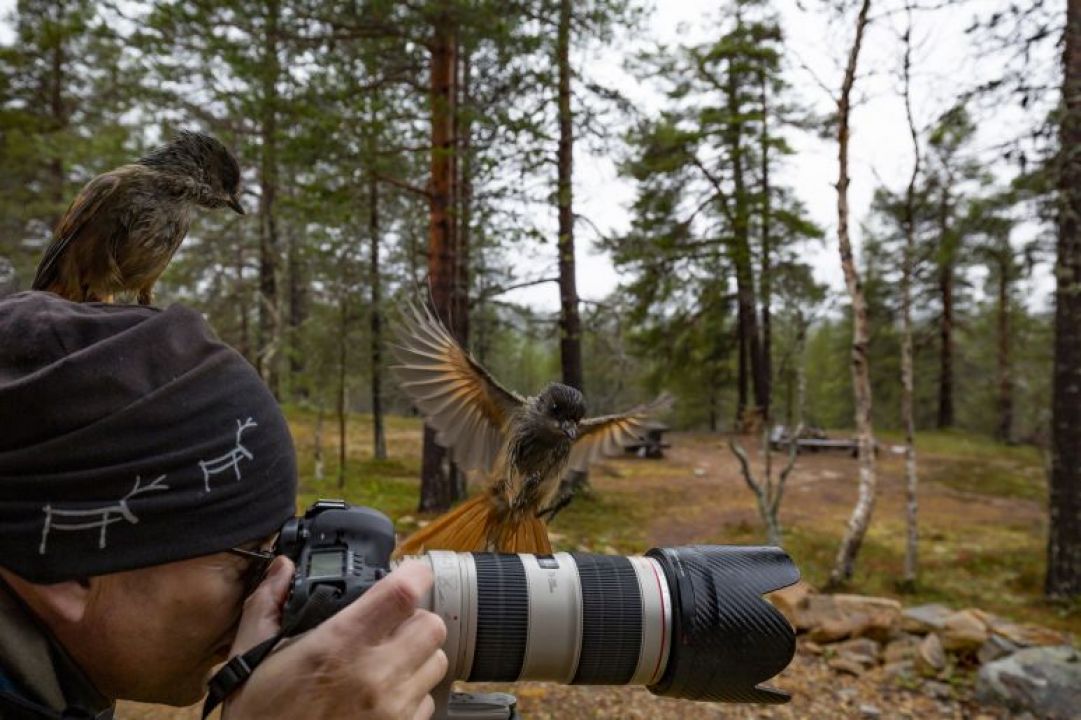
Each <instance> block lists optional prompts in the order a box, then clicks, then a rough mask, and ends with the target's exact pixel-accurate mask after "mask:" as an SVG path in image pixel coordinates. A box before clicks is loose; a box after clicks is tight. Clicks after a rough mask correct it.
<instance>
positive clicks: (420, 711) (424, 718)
mask: <svg viewBox="0 0 1081 720" xmlns="http://www.w3.org/2000/svg"><path fill="white" fill-rule="evenodd" d="M434 714H435V700H433V699H432V696H431V695H425V696H424V698H423V699H421V701H420V705H418V706H417V711H416V712H415V713H413V720H428V718H430V717H431V716H432V715H434Z"/></svg>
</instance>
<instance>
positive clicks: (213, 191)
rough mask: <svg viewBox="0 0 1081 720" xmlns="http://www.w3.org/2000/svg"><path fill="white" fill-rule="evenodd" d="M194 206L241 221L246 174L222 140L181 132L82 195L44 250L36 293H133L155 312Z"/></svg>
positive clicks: (90, 296) (98, 296)
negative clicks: (159, 285) (160, 282)
mask: <svg viewBox="0 0 1081 720" xmlns="http://www.w3.org/2000/svg"><path fill="white" fill-rule="evenodd" d="M196 206H198V207H205V208H219V207H228V208H231V209H232V210H233V211H234V212H237V213H239V214H241V215H243V214H244V208H243V207H242V206H241V204H240V166H239V165H238V164H237V161H236V158H235V157H233V154H232V153H230V152H229V150H228V149H227V148H226V147H225V146H224V145H223V144H222V143H221V142H220V141H218V140H217V139H216V138H213V137H211V136H210V135H206V134H204V133H198V132H190V131H183V132H180V133H179V134H178V135H177V136H176V138H174V139H173V140H172V141H171V142H169V143H167V144H166V145H163V146H161V147H158V148H156V149H155V150H152V151H151V152H150V153H149V154H147V155H145V156H144V157H141V158H139V159H138V160H136V161H135V162H134V163H132V164H130V165H121V166H120V167H118V168H116V169H115V170H110V171H109V172H107V173H103V174H101V175H98V176H97V177H95V178H94V179H93V180H91V181H90V182H88V183H87V184H86V186H85V187H84V188H83V189H82V190H80V191H79V194H78V195H77V196H76V198H75V200H74V201H73V202H72V203H71V207H69V208H68V210H67V212H66V213H64V216H63V217H62V218H61V219H60V222H59V223H58V224H57V227H56V232H55V234H54V236H53V241H52V242H51V243H50V244H49V246H48V247H47V248H46V249H45V255H44V256H43V257H42V259H41V262H40V263H39V264H38V269H37V276H36V277H35V278H34V283H33V289H35V290H48V291H50V292H54V293H56V294H57V295H60V296H62V297H65V298H67V299H69V300H74V301H77V302H85V301H94V300H103V301H111V300H112V298H113V295H114V294H116V293H121V292H130V293H134V294H135V295H136V297H137V299H138V301H139V304H141V305H149V304H150V301H151V299H152V296H153V288H154V283H155V282H156V281H157V279H158V277H159V276H160V275H161V273H162V272H163V271H164V270H165V266H166V265H168V264H169V260H170V259H171V258H172V257H173V253H175V252H176V250H177V248H178V247H180V243H181V242H182V241H183V240H184V236H185V235H187V233H188V225H189V223H190V222H191V212H192V208H193V207H196Z"/></svg>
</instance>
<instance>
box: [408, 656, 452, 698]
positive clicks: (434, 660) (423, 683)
mask: <svg viewBox="0 0 1081 720" xmlns="http://www.w3.org/2000/svg"><path fill="white" fill-rule="evenodd" d="M447 664H448V663H447V654H446V653H445V652H443V650H442V649H440V650H436V651H435V652H434V653H432V654H431V656H429V657H428V659H427V660H426V661H425V662H424V664H423V665H421V666H420V669H418V670H417V671H416V672H415V673H414V674H413V682H415V683H416V684H417V685H418V686H419V687H421V688H423V689H424V690H425V691H426V692H431V691H432V689H433V688H435V686H436V685H438V684H439V683H441V682H443V678H444V677H446V675H447Z"/></svg>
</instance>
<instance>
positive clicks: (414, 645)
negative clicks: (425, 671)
mask: <svg viewBox="0 0 1081 720" xmlns="http://www.w3.org/2000/svg"><path fill="white" fill-rule="evenodd" d="M446 639H447V626H446V625H445V624H444V623H443V620H442V618H440V617H439V616H438V615H436V614H435V613H432V612H429V611H427V610H416V611H414V614H413V616H412V617H411V618H409V619H408V620H406V621H405V622H403V623H402V624H401V625H399V626H398V627H397V629H395V630H394V632H393V633H391V634H390V635H389V636H388V637H387V639H386V641H385V645H386V646H388V647H393V649H394V652H393V654H392V655H391V657H392V658H393V663H394V666H395V667H396V668H397V669H398V670H399V671H400V672H404V673H410V674H412V673H414V672H415V671H416V669H417V668H418V667H419V666H420V665H421V664H422V663H423V662H424V661H425V660H427V659H428V658H429V657H431V656H432V654H433V653H434V652H435V651H436V650H438V649H439V648H440V647H441V646H442V645H443V642H444V641H445V640H446ZM388 655H389V654H388Z"/></svg>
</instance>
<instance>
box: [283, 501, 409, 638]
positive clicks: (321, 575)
mask: <svg viewBox="0 0 1081 720" xmlns="http://www.w3.org/2000/svg"><path fill="white" fill-rule="evenodd" d="M393 551H394V523H392V522H391V521H390V519H389V518H388V517H387V516H386V515H384V514H383V513H381V512H379V511H377V510H373V509H371V508H367V507H356V506H351V505H349V504H347V503H345V502H343V501H341V500H319V501H317V502H316V503H315V504H313V505H312V506H311V507H310V508H309V509H308V511H307V512H306V513H304V516H303V517H298V518H293V519H291V520H289V521H287V522H286V523H285V525H283V526H282V529H281V533H280V534H279V535H278V541H277V543H276V544H275V546H274V552H275V553H277V554H280V555H286V556H287V557H289V559H291V560H292V561H293V563H294V564H295V565H296V572H295V573H294V574H293V584H292V587H291V588H290V591H289V598H288V600H286V603H285V607H284V608H283V609H282V625H283V626H290V627H294V628H295V630H294V632H303V631H304V630H307V629H309V628H311V627H313V626H315V625H317V624H318V623H319V622H321V621H323V620H325V619H326V618H328V617H330V616H331V615H333V614H334V613H336V612H338V611H339V610H341V609H342V608H344V607H345V606H346V605H348V604H349V603H351V602H353V601H354V600H356V599H357V598H359V597H360V596H361V595H363V594H364V593H365V592H367V591H368V589H369V588H370V587H371V586H372V585H374V584H375V583H377V582H378V581H379V580H381V579H383V578H384V577H385V576H386V575H387V573H389V572H390V555H391V553H392V552H393ZM320 590H321V592H320ZM317 595H319V596H320V597H321V598H324V600H323V601H322V602H321V603H320V604H319V606H318V607H317V608H316V609H315V610H314V612H313V611H312V609H311V608H309V609H308V610H305V608H306V607H308V606H309V602H310V601H311V600H312V599H313V598H314V597H316V596H317ZM309 616H310V617H309ZM298 621H299V622H298Z"/></svg>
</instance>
